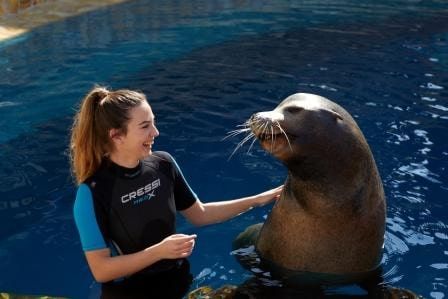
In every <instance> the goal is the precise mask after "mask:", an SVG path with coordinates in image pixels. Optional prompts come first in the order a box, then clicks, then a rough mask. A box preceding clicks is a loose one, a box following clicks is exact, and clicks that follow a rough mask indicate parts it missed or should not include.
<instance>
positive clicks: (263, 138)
mask: <svg viewBox="0 0 448 299" xmlns="http://www.w3.org/2000/svg"><path fill="white" fill-rule="evenodd" d="M249 124H250V128H251V130H252V132H253V134H254V135H255V136H256V137H257V139H258V140H259V141H260V144H261V146H262V147H263V148H264V149H265V150H266V151H268V152H269V153H271V154H272V155H273V156H274V157H276V158H277V159H279V160H280V161H281V162H283V164H285V165H286V167H287V168H288V170H290V172H292V173H294V174H295V175H296V176H298V177H300V178H301V179H303V180H310V179H320V180H322V179H323V180H325V178H327V176H330V177H331V178H334V175H338V176H339V175H342V176H348V177H350V179H352V178H353V176H354V175H356V172H357V171H359V170H360V167H362V164H363V162H364V161H365V160H366V158H367V157H369V156H370V155H371V154H370V149H369V147H368V145H367V142H366V141H365V139H364V136H363V135H362V133H361V131H360V129H359V127H358V126H357V124H356V122H355V121H354V120H353V118H352V117H351V116H350V114H349V113H348V112H347V111H345V110H344V109H343V108H342V107H341V106H339V105H337V104H336V103H334V102H332V101H330V100H328V99H326V98H324V97H321V96H318V95H314V94H307V93H296V94H293V95H291V96H289V97H287V98H286V99H285V100H283V101H282V102H281V103H280V104H279V105H278V106H277V107H276V108H275V109H274V110H272V111H267V112H259V113H256V114H254V115H252V117H251V118H250V120H249ZM348 177H346V179H348Z"/></svg>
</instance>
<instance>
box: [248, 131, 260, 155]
mask: <svg viewBox="0 0 448 299" xmlns="http://www.w3.org/2000/svg"><path fill="white" fill-rule="evenodd" d="M253 137H254V140H252V143H251V144H250V146H249V149H248V150H247V152H246V153H247V154H248V153H250V150H251V149H252V147H253V146H254V143H255V141H257V138H256V137H255V135H254V136H253Z"/></svg>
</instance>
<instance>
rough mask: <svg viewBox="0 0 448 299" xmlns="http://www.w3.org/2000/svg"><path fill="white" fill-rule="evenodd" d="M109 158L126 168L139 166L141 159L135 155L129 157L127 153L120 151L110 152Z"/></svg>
mask: <svg viewBox="0 0 448 299" xmlns="http://www.w3.org/2000/svg"><path fill="white" fill-rule="evenodd" d="M109 159H110V160H111V161H112V162H114V163H115V164H117V165H120V166H122V167H126V168H134V167H137V165H138V163H139V160H138V159H135V157H129V156H127V155H123V154H120V153H118V152H113V153H110V155H109Z"/></svg>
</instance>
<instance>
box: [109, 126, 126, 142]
mask: <svg viewBox="0 0 448 299" xmlns="http://www.w3.org/2000/svg"><path fill="white" fill-rule="evenodd" d="M109 138H110V139H111V140H112V142H113V143H114V144H121V143H123V134H122V132H121V130H120V129H110V130H109Z"/></svg>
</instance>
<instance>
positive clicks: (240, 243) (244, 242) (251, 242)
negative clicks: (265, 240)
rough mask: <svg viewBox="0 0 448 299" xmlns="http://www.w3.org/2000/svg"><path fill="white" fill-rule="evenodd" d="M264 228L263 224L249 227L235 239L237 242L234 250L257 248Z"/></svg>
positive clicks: (234, 241) (234, 243)
mask: <svg viewBox="0 0 448 299" xmlns="http://www.w3.org/2000/svg"><path fill="white" fill-rule="evenodd" d="M262 226H263V223H257V224H254V225H251V226H249V227H247V228H246V229H245V230H244V231H243V232H242V233H240V234H239V235H238V236H237V237H236V238H235V240H233V243H232V249H233V250H238V249H240V248H248V247H250V246H255V243H256V242H257V239H258V235H259V234H260V230H261V227H262Z"/></svg>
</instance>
